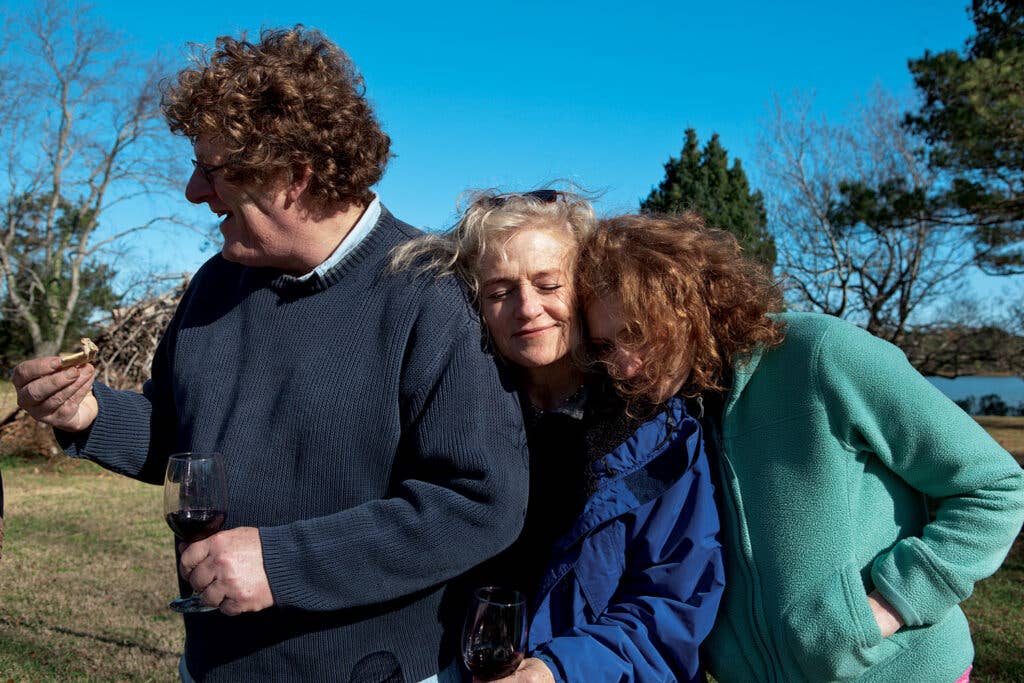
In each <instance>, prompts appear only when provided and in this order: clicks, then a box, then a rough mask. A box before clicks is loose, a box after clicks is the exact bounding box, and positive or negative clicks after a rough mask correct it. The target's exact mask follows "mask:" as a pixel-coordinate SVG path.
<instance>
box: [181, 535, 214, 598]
mask: <svg viewBox="0 0 1024 683" xmlns="http://www.w3.org/2000/svg"><path fill="white" fill-rule="evenodd" d="M209 556H210V542H209V541H208V540H206V541H196V542H195V543H190V544H189V545H188V546H186V547H185V549H184V550H182V552H181V558H180V559H179V560H178V573H179V574H180V575H181V578H183V579H185V580H186V581H188V582H189V583H191V582H192V572H194V571H195V568H196V567H198V566H199V564H200V563H201V562H202V561H203V560H205V559H206V558H207V557H209ZM207 583H209V582H207ZM193 588H194V586H193Z"/></svg>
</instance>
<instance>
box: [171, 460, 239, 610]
mask: <svg viewBox="0 0 1024 683" xmlns="http://www.w3.org/2000/svg"><path fill="white" fill-rule="evenodd" d="M227 512H228V490H227V478H226V476H225V474H224V461H223V458H222V457H221V455H220V454H219V453H176V454H174V455H172V456H171V457H170V458H168V460H167V474H166V475H165V477H164V515H166V519H167V525H168V526H169V527H171V530H172V531H174V534H175V535H176V536H177V537H178V538H180V539H181V540H183V541H185V542H186V543H195V542H196V541H201V540H203V539H204V538H207V537H209V536H212V535H213V534H215V533H217V532H218V531H220V529H221V527H223V526H224V522H225V521H226V520H227ZM169 607H170V608H171V609H172V610H174V611H175V612H182V613H190V612H210V611H213V610H215V609H217V608H216V607H211V606H209V605H205V604H203V601H202V598H201V597H200V596H199V595H198V594H196V593H193V594H192V595H190V596H189V597H187V598H178V599H176V600H174V601H173V602H171V604H170V605H169Z"/></svg>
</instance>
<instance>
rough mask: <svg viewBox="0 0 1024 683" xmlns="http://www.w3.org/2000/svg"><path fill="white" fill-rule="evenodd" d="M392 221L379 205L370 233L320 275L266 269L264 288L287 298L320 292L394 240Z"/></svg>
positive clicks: (388, 213)
mask: <svg viewBox="0 0 1024 683" xmlns="http://www.w3.org/2000/svg"><path fill="white" fill-rule="evenodd" d="M396 222H397V221H396V220H395V217H394V216H393V215H392V214H391V212H390V211H388V210H387V209H386V208H384V207H383V206H381V210H380V218H378V219H377V223H376V224H375V225H374V226H373V228H372V229H371V230H370V232H369V233H368V234H367V235H366V237H364V238H363V240H362V241H361V242H360V243H359V244H357V245H356V246H355V247H354V248H353V249H352V250H351V251H350V252H348V253H347V254H345V256H344V257H343V258H342V259H341V260H340V261H338V262H337V263H336V264H334V266H333V267H331V268H329V269H328V270H326V271H324V272H323V273H313V274H312V275H311V276H309V277H306V278H303V279H299V278H297V277H295V276H294V275H288V274H287V273H282V272H280V271H272V270H268V271H267V277H268V278H269V280H268V282H267V286H268V287H270V288H271V289H272V290H274V291H275V292H277V293H278V294H281V295H283V296H288V297H302V296H309V295H312V294H316V293H317V292H322V291H324V290H325V289H327V288H329V287H331V286H332V285H334V284H335V283H337V282H339V281H341V280H342V279H344V277H345V276H346V275H348V274H349V273H351V272H352V271H353V270H355V269H357V268H358V267H359V266H360V265H361V264H362V263H363V261H365V260H366V259H367V257H369V256H370V255H372V254H373V253H375V252H377V251H378V250H379V249H380V248H381V245H386V244H387V243H388V242H389V241H394V238H393V235H392V233H393V232H394V229H395V227H396Z"/></svg>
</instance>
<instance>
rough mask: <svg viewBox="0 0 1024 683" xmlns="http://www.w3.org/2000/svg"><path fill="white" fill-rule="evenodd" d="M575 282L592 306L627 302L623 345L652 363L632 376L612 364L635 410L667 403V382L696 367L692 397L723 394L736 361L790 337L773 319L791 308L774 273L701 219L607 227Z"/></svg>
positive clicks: (686, 388) (690, 216)
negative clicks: (784, 307)
mask: <svg viewBox="0 0 1024 683" xmlns="http://www.w3.org/2000/svg"><path fill="white" fill-rule="evenodd" d="M576 281H577V284H576V287H577V295H578V296H579V297H580V302H581V304H582V305H583V306H584V308H586V306H587V305H588V304H589V303H590V302H593V301H596V300H598V299H601V298H604V297H606V296H612V297H615V298H616V299H618V301H619V302H620V303H621V305H622V312H623V317H624V321H623V322H624V328H623V330H622V332H621V334H620V335H619V337H618V338H617V339H616V340H615V344H616V346H617V347H619V348H621V349H624V350H627V351H632V352H636V353H640V354H641V355H642V357H643V365H642V366H641V368H640V371H639V372H638V374H637V375H636V376H634V377H632V378H629V379H628V380H627V379H626V378H623V377H621V376H617V373H616V372H615V368H614V367H613V366H612V364H610V363H607V362H605V363H604V365H605V366H606V367H607V368H608V371H609V374H610V375H611V377H612V379H613V381H614V383H615V385H616V390H617V391H618V392H619V393H620V394H622V395H623V396H624V397H625V398H627V399H628V400H629V401H630V403H631V404H645V403H646V404H651V403H654V404H656V403H660V402H661V401H664V400H665V399H667V398H668V396H664V395H662V394H663V393H665V392H666V391H667V389H666V386H665V381H664V380H665V378H666V377H680V376H682V375H683V374H684V373H686V371H687V369H689V374H688V376H687V378H686V380H685V382H684V383H683V386H682V393H683V394H684V395H687V396H695V395H697V394H699V393H701V392H703V391H708V390H710V391H723V390H724V389H725V387H724V386H723V383H724V379H725V377H726V376H727V374H728V371H729V370H730V369H731V367H732V364H733V363H734V362H736V361H737V360H740V359H742V358H743V357H744V356H746V355H749V354H750V352H751V351H753V350H754V348H755V347H757V346H760V345H763V346H765V347H771V346H775V345H777V344H779V343H781V342H782V339H783V328H782V325H781V324H780V323H778V322H777V321H776V320H774V319H772V318H770V317H768V316H767V314H768V313H771V312H776V311H780V310H781V309H782V296H781V293H780V291H779V288H778V287H777V286H776V285H775V283H774V282H773V281H772V279H771V276H770V274H769V273H768V272H767V270H766V269H765V268H764V267H763V266H761V265H760V264H758V263H757V262H755V261H753V260H751V259H749V258H746V257H745V256H743V254H742V253H741V252H740V247H739V244H738V243H737V242H736V238H735V237H733V236H732V235H731V234H729V233H728V232H725V231H722V230H714V229H711V228H708V227H707V226H706V225H705V223H704V219H703V218H701V217H700V216H699V215H697V214H696V213H692V212H687V213H683V214H679V215H672V216H654V215H642V216H637V215H629V216H617V217H614V218H607V219H603V220H601V221H599V222H598V226H597V229H596V230H595V231H594V232H593V234H592V235H590V236H589V238H588V239H587V240H586V241H585V242H584V244H583V246H582V248H581V250H580V255H579V257H578V261H577V267H576ZM585 360H589V361H590V362H595V361H599V360H600V359H599V358H596V357H594V355H593V354H591V355H590V358H588V359H585Z"/></svg>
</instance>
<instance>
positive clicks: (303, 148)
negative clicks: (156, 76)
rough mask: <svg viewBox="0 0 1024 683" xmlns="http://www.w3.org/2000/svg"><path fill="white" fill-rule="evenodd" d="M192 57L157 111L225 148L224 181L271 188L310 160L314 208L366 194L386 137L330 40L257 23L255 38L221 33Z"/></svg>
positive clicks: (176, 128) (180, 129) (175, 127)
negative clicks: (209, 46)
mask: <svg viewBox="0 0 1024 683" xmlns="http://www.w3.org/2000/svg"><path fill="white" fill-rule="evenodd" d="M192 61H193V65H192V67H190V68H187V69H184V70H182V71H181V72H179V73H178V75H177V77H176V78H175V79H173V81H172V82H171V83H169V84H168V85H166V87H165V89H164V94H163V102H162V105H163V111H164V115H165V116H166V118H167V122H168V124H169V125H170V128H171V131H172V132H175V133H179V134H182V135H185V136H186V137H188V138H190V139H191V140H192V141H193V142H194V141H195V140H196V139H197V138H199V137H202V136H209V137H210V138H212V139H215V140H216V141H218V142H219V143H222V144H223V145H224V146H225V148H226V151H227V154H228V160H229V161H230V165H229V166H228V167H227V168H225V179H226V180H228V181H230V182H232V183H235V184H253V185H263V184H270V183H274V182H277V181H279V180H280V179H282V178H290V177H291V173H292V170H293V169H294V168H295V167H296V166H297V165H308V166H309V167H310V169H311V170H312V177H311V178H310V181H309V185H308V186H307V196H308V198H309V200H310V201H311V203H312V204H313V205H314V206H317V207H319V208H327V207H335V206H338V207H339V208H342V209H344V208H346V207H347V206H348V205H349V204H351V203H353V202H356V203H363V204H365V203H368V202H369V201H371V200H372V193H371V192H370V187H371V186H372V185H374V184H375V183H376V182H377V181H378V180H380V178H381V176H382V175H383V174H384V167H385V166H386V165H387V162H388V158H389V151H388V150H389V148H390V145H391V140H390V138H388V136H387V135H386V134H385V133H384V131H382V130H381V128H380V124H379V123H378V122H377V120H376V119H375V118H374V115H373V109H372V108H371V106H370V104H369V102H367V100H366V97H365V93H364V86H363V79H362V77H361V76H360V75H359V72H358V71H357V70H356V67H355V65H354V64H353V63H352V60H351V59H349V57H348V55H346V54H345V53H344V52H343V51H342V50H341V49H340V48H338V46H337V45H335V44H334V43H332V42H331V41H329V40H328V39H327V38H325V37H324V36H323V35H322V34H321V33H320V32H318V31H314V30H306V29H304V28H303V27H302V26H296V27H294V28H291V29H264V30H263V31H261V32H260V40H259V42H258V43H251V42H249V41H247V40H246V39H245V36H244V34H243V36H242V37H241V39H235V38H232V37H229V36H221V37H219V38H217V40H216V43H215V46H214V48H213V50H212V52H211V51H208V50H202V49H201V50H198V51H197V53H196V54H195V55H194V56H193V60H192Z"/></svg>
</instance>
